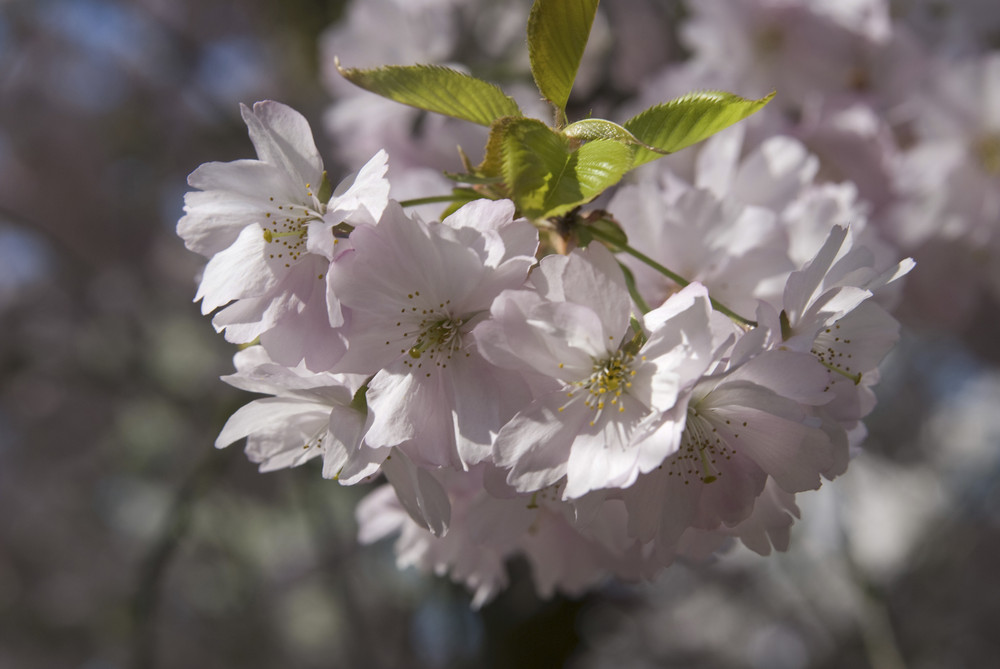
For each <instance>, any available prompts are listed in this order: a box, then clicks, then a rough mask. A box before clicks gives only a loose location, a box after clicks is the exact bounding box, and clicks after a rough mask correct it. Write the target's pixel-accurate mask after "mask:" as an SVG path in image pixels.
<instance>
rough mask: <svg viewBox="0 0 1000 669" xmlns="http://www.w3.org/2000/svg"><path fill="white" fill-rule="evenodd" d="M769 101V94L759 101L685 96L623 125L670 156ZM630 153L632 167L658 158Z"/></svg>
mask: <svg viewBox="0 0 1000 669" xmlns="http://www.w3.org/2000/svg"><path fill="white" fill-rule="evenodd" d="M773 97H774V93H771V94H770V95H768V96H765V97H763V98H761V99H759V100H747V99H746V98H741V97H740V96H738V95H733V94H732V93H724V92H721V91H704V92H701V93H689V94H687V95H684V96H682V97H679V98H677V99H676V100H671V101H670V102H665V103H663V104H661V105H656V106H655V107H650V108H649V109H647V110H646V111H644V112H641V113H640V114H638V115H636V116H633V117H632V118H630V119H629V120H628V121H626V122H625V128H626V129H627V130H628V131H629V132H631V133H632V134H633V135H635V136H636V138H638V139H639V141H640V142H642V143H643V144H649V145H650V146H653V147H656V149H658V150H659V151H662V152H664V153H673V152H674V151H679V150H681V149H683V148H685V147H687V146H691V145H692V144H695V143H697V142H700V141H701V140H703V139H706V138H707V137H710V136H712V135H714V134H715V133H717V132H719V131H720V130H723V129H725V128H728V127H729V126H731V125H732V124H734V123H736V122H737V121H742V120H743V119H745V118H746V117H748V116H750V115H751V114H753V113H754V112H756V111H758V110H759V109H761V108H762V107H763V106H764V105H766V104H767V103H768V102H770V100H771V98H773ZM634 151H635V156H634V162H633V167H638V166H639V165H642V164H644V163H648V162H649V161H651V160H656V159H657V158H659V157H660V154H659V153H657V152H654V151H650V150H649V149H646V148H644V147H641V146H639V147H635V148H634Z"/></svg>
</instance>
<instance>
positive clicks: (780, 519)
mask: <svg viewBox="0 0 1000 669" xmlns="http://www.w3.org/2000/svg"><path fill="white" fill-rule="evenodd" d="M799 517H800V516H799V507H798V506H796V504H795V495H793V494H791V493H788V492H785V491H784V490H782V489H781V488H779V487H778V486H777V485H776V484H775V482H774V479H768V481H767V486H766V487H765V488H764V492H763V493H762V494H761V496H760V497H759V498H758V499H757V503H756V504H755V505H754V509H753V513H752V514H751V515H750V517H749V518H747V519H746V520H744V521H743V522H741V523H739V524H738V525H736V526H734V527H732V528H730V529H729V530H728V533H729V534H733V535H735V536H737V537H739V539H740V541H742V542H743V545H744V546H746V547H747V548H749V549H750V550H752V551H753V552H754V553H757V554H758V555H770V554H771V547H772V546H773V547H774V548H776V549H777V550H779V551H787V550H788V544H789V541H790V530H791V527H792V524H793V523H794V522H795V519H796V518H799Z"/></svg>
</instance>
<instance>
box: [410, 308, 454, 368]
mask: <svg viewBox="0 0 1000 669" xmlns="http://www.w3.org/2000/svg"><path fill="white" fill-rule="evenodd" d="M462 323H463V321H462V319H460V318H459V319H453V318H451V317H449V316H445V317H444V318H440V319H438V320H433V317H432V318H431V319H427V318H425V319H423V320H422V321H420V323H419V324H418V326H417V327H419V328H421V331H420V334H419V335H417V341H416V342H415V343H414V344H413V346H411V347H410V351H409V354H410V357H411V358H414V359H419V358H420V357H421V356H423V354H424V353H430V354H431V355H432V356H438V355H444V356H445V357H446V358H450V357H451V355H452V354H453V353H454V352H455V351H457V350H458V349H459V348H460V347H461V345H462V336H461V332H460V331H459V328H460V327H461V326H462Z"/></svg>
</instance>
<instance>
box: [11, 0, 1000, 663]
mask: <svg viewBox="0 0 1000 669" xmlns="http://www.w3.org/2000/svg"><path fill="white" fill-rule="evenodd" d="M392 4H393V0H378V1H375V0H354V1H353V2H352V3H348V2H342V1H325V0H286V1H285V2H281V3H271V2H249V1H246V2H238V1H235V0H0V508H2V509H3V513H2V514H0V669H8V668H10V669H19V668H30V669H35V668H38V669H45V668H49V667H52V668H56V667H58V668H67V667H71V668H80V669H119V668H122V669H124V668H140V667H164V668H166V667H230V666H240V667H243V668H246V669H251V668H255V667H261V668H263V667H278V666H280V667H296V668H298V667H302V668H312V667H315V668H323V667H385V668H395V667H417V668H423V667H426V668H436V667H515V666H516V667H559V666H569V667H579V668H590V667H594V668H597V667H606V666H614V667H617V668H619V669H625V668H632V667H637V668H638V667H705V668H708V667H723V668H730V667H732V668H744V667H746V668H761V669H804V668H807V667H808V668H830V669H833V668H836V667H852V668H854V667H857V668H865V667H871V668H872V669H902V668H903V667H914V668H923V667H926V668H928V669H930V668H936V667H955V668H961V667H968V668H980V667H982V668H986V667H993V666H996V662H997V658H1000V637H998V635H997V634H996V631H997V625H998V622H997V621H1000V570H997V568H996V566H997V564H998V563H1000V487H998V485H997V482H998V480H1000V479H998V476H1000V413H998V411H997V407H1000V371H998V366H997V365H998V363H1000V354H998V352H997V341H998V336H1000V319H998V318H997V315H996V314H997V313H998V312H997V306H998V305H997V299H996V297H995V294H994V293H993V292H991V291H990V290H985V289H982V286H981V285H980V284H981V283H982V282H978V283H977V282H976V281H973V283H976V285H977V286H979V287H978V288H975V289H973V288H969V287H968V285H969V284H968V283H961V284H958V282H957V279H956V277H958V275H960V274H962V273H963V272H964V273H968V272H969V271H970V270H969V269H968V266H967V264H966V263H964V261H963V260H962V258H964V257H965V256H962V255H961V252H955V253H954V254H953V255H952V256H946V255H941V256H938V255H933V254H931V255H929V257H928V262H927V263H926V265H927V266H928V267H932V268H933V272H934V273H931V270H927V271H926V272H925V273H924V274H923V275H920V272H921V271H922V270H921V266H918V269H917V270H916V275H917V276H920V277H921V278H914V281H913V283H914V285H916V286H917V288H913V289H910V290H911V291H913V292H912V294H913V295H915V296H916V297H912V298H904V301H903V303H902V306H901V310H900V317H901V319H902V320H903V321H904V325H905V326H906V327H905V330H904V334H903V339H902V342H901V343H900V345H899V347H898V348H897V350H896V351H895V352H894V353H893V354H892V356H891V357H890V358H889V359H888V360H887V361H886V363H885V366H884V376H883V380H882V383H881V385H880V386H879V387H878V395H879V400H880V403H879V405H878V407H877V409H876V411H875V413H873V414H872V415H871V416H870V417H869V419H868V420H867V424H868V427H869V431H870V437H869V440H868V442H867V449H866V452H865V453H863V454H862V455H860V456H858V458H857V459H856V461H855V462H854V463H853V464H852V466H851V469H850V471H849V472H848V474H847V475H845V476H844V477H842V478H841V479H838V480H836V481H834V482H832V483H828V484H826V485H825V486H824V487H823V489H822V490H821V491H819V492H817V493H812V494H804V495H800V496H799V503H800V505H801V506H802V508H803V520H802V521H801V522H799V523H798V524H797V526H796V527H795V529H794V531H793V538H792V547H791V550H790V551H789V553H787V554H780V555H776V556H771V557H769V558H761V557H758V556H756V555H754V554H752V553H750V552H749V551H746V550H742V549H734V550H733V551H732V552H731V553H730V554H728V555H726V556H723V557H722V558H720V559H719V560H717V561H716V562H714V563H713V564H709V565H683V564H678V565H675V566H673V567H671V568H670V569H668V570H667V571H666V572H665V573H664V574H663V575H662V577H661V578H659V579H658V580H657V581H656V582H654V583H649V584H621V583H608V584H607V585H606V586H604V587H602V588H600V589H597V590H595V591H593V592H591V593H589V594H587V595H586V596H583V597H578V598H559V597H557V598H555V599H552V600H547V601H540V600H539V599H538V598H537V597H536V596H535V594H534V590H533V586H532V584H531V581H530V575H529V574H528V570H527V567H526V565H524V564H521V563H518V562H515V563H512V564H511V565H510V570H511V586H510V587H509V589H508V590H507V591H506V592H504V593H503V594H501V595H500V596H499V597H498V598H497V599H496V600H495V601H494V602H492V603H490V604H488V605H487V606H485V607H484V608H483V609H482V610H480V611H473V610H471V609H470V607H469V600H470V598H469V595H468V594H467V593H466V592H465V591H464V589H463V588H461V587H459V586H455V585H453V584H451V583H450V582H449V581H448V580H447V578H442V577H436V576H433V575H422V574H418V573H415V572H413V571H412V570H411V571H402V572H401V571H398V570H397V569H396V567H395V564H394V557H393V554H392V546H391V543H384V544H378V545H374V546H359V545H358V544H357V542H356V540H355V533H356V524H355V522H354V518H353V512H354V507H355V506H356V504H357V501H358V499H359V498H360V497H361V496H362V495H363V494H364V493H365V492H366V491H365V490H362V489H352V488H342V487H340V486H338V485H337V484H336V483H334V482H331V481H327V480H324V479H322V478H321V477H320V476H319V472H318V467H314V466H311V465H316V464H317V463H315V462H313V463H311V464H310V465H307V466H305V467H302V468H300V469H294V470H284V471H280V472H276V473H271V474H267V475H261V474H258V473H257V471H256V469H255V467H254V465H252V464H251V463H249V462H248V461H247V460H246V459H245V457H244V456H243V454H242V453H241V451H240V448H239V446H233V447H231V448H229V449H228V450H225V451H216V450H215V449H214V448H213V447H212V444H213V442H214V440H215V437H216V435H217V434H218V431H219V429H220V428H221V426H222V425H223V423H224V422H225V420H226V418H227V417H228V416H229V415H230V414H231V413H232V412H233V411H234V410H235V409H236V408H237V407H238V406H240V405H241V404H243V403H245V402H246V401H247V400H248V399H249V398H250V397H249V396H248V395H246V394H243V393H240V392H239V391H236V390H234V389H232V388H230V387H228V386H226V385H225V384H223V383H222V382H220V381H219V378H218V377H219V376H220V375H223V374H227V373H230V372H231V371H232V369H231V356H232V353H233V348H232V347H231V346H230V345H228V344H226V343H225V342H224V341H223V340H222V338H221V337H220V336H218V335H216V334H215V332H214V331H213V329H212V326H211V324H210V322H209V319H208V318H205V317H203V316H201V314H200V312H199V308H198V305H195V304H193V303H192V302H191V298H192V297H193V296H194V292H195V286H196V283H195V280H196V277H197V276H198V273H199V272H200V269H201V268H202V267H203V265H204V259H202V258H200V257H198V256H196V255H195V254H193V253H190V252H188V251H187V250H185V248H184V246H183V244H182V242H181V241H180V240H179V239H178V238H177V237H176V235H175V233H174V228H175V225H176V222H177V219H178V218H179V217H180V216H181V215H182V207H183V195H184V193H185V191H186V190H187V185H186V176H187V174H189V173H190V172H191V171H192V170H194V169H195V168H196V167H197V166H198V165H199V164H201V163H203V162H206V161H210V160H234V159H237V158H248V157H253V150H252V146H251V145H250V142H249V141H248V139H247V136H246V129H245V126H244V125H243V123H242V121H241V120H240V116H239V108H238V105H239V103H240V102H244V103H247V104H251V103H253V102H254V101H256V100H261V99H275V100H280V101H282V102H285V103H287V104H289V105H291V106H293V107H294V108H296V109H298V110H299V111H301V112H302V113H303V114H304V115H305V116H306V118H308V119H309V120H310V121H311V123H312V125H313V128H314V131H315V133H316V135H317V143H318V145H319V146H320V149H321V152H322V153H323V154H324V158H325V160H326V164H327V166H328V169H329V171H330V173H331V176H332V175H344V174H347V173H348V172H350V171H353V170H355V169H357V167H358V166H360V164H361V162H362V161H363V159H364V158H366V157H367V156H370V155H371V153H373V152H374V149H372V147H371V146H369V145H374V146H375V148H377V146H378V145H380V144H382V145H388V146H389V148H390V160H393V159H394V157H395V156H397V155H398V156H399V162H397V163H394V165H395V167H394V168H393V169H395V170H396V173H397V174H398V176H399V179H400V183H403V184H404V185H403V186H402V188H403V189H404V190H405V189H406V188H407V186H406V185H405V184H406V183H407V179H410V178H411V176H410V175H411V174H417V172H416V168H418V167H425V168H428V169H431V171H433V170H434V169H438V170H439V169H441V168H442V167H443V168H448V169H457V167H458V163H457V156H456V155H455V154H454V148H453V147H454V144H455V140H454V139H453V138H452V137H451V136H448V137H447V139H448V142H447V143H446V144H447V146H446V151H445V149H440V147H437V146H436V145H432V144H431V143H430V141H429V140H428V139H427V138H428V137H433V136H434V130H435V128H436V126H432V127H431V128H430V130H428V124H432V123H435V122H436V121H433V120H430V119H427V118H425V117H422V116H414V115H411V116H407V117H395V116H385V117H380V118H379V121H378V122H379V123H383V124H385V127H382V128H380V129H372V131H371V133H369V134H367V135H365V133H364V128H363V127H362V128H360V129H359V127H358V126H356V125H352V123H356V120H357V119H356V115H355V116H353V117H352V115H351V113H352V112H351V111H350V110H351V109H352V108H351V107H350V105H351V104H352V102H353V100H354V98H352V97H351V96H356V95H358V94H357V93H356V92H351V91H349V90H348V88H347V87H345V86H344V85H343V83H342V82H337V81H336V80H335V76H334V75H333V74H332V68H331V64H332V63H331V58H332V54H333V53H338V54H339V55H340V56H341V58H342V60H344V62H345V63H346V64H348V65H375V64H379V63H412V62H417V61H419V62H428V61H432V60H433V61H437V62H457V63H462V64H464V65H465V66H466V67H468V68H470V69H471V70H472V71H473V72H474V73H476V74H478V75H480V76H483V77H486V78H490V79H493V80H495V81H502V82H504V83H505V85H509V86H511V87H512V90H514V91H515V92H516V94H518V95H524V93H523V90H528V87H529V86H530V77H529V76H528V75H527V68H526V55H525V53H524V52H525V49H524V42H523V30H524V25H525V21H526V17H527V11H528V8H529V6H530V3H529V2H528V1H527V0H524V1H521V0H504V1H502V2H490V3H484V2H472V1H471V0H470V1H468V2H465V1H462V0H449V1H447V2H445V1H441V0H438V1H435V0H421V2H415V3H406V4H407V6H408V9H406V10H405V11H404V10H403V9H400V8H398V7H397V8H396V10H398V11H395V10H393V8H392V7H391V5H392ZM399 4H400V6H402V4H403V3H401V2H400V3H399ZM711 4H715V5H718V4H720V3H711ZM722 4H724V3H722ZM749 4H751V3H750V2H748V3H747V5H749ZM753 4H755V5H762V4H763V5H766V4H768V3H766V2H757V1H756V0H755V2H754V3H753ZM770 4H775V3H773V2H772V3H770ZM777 4H781V3H777ZM785 4H789V3H785ZM790 4H803V5H808V4H809V3H790ZM817 4H831V3H817ZM846 4H848V5H865V6H881V5H885V6H887V7H889V9H890V10H891V13H890V14H889V16H890V18H891V20H892V21H894V22H897V23H902V24H905V26H906V29H907V30H908V31H909V32H908V33H907V34H908V35H912V39H914V40H916V41H917V43H918V44H921V45H927V49H937V50H938V51H943V50H945V49H946V48H951V47H952V46H953V45H954V44H963V45H964V46H963V47H962V48H963V49H967V50H968V49H972V50H977V49H978V50H979V52H987V51H989V50H991V49H993V50H995V49H996V48H997V47H998V46H1000V39H998V36H1000V29H998V26H1000V20H997V13H998V11H997V9H996V8H995V6H993V5H991V3H989V2H986V1H985V0H984V1H983V2H975V0H964V1H962V2H956V3H947V2H936V3H935V2H918V1H913V2H904V3H891V7H890V6H889V4H887V3H881V2H867V1H864V0H859V1H858V2H856V3H846ZM691 12H692V10H691V8H690V7H689V6H687V5H685V3H681V2H673V1H669V0H616V2H607V3H605V4H604V5H603V6H602V8H601V14H600V16H599V18H598V24H597V25H596V26H595V31H594V37H593V39H592V48H591V50H590V51H589V52H588V59H589V62H590V63H591V65H589V66H587V67H585V68H584V70H583V71H582V73H581V83H580V85H579V87H578V91H577V93H576V97H575V98H574V103H575V105H576V107H577V111H578V112H580V110H582V112H581V113H586V111H587V110H594V113H595V114H601V113H605V112H606V111H607V110H611V109H615V108H618V107H619V105H625V106H626V107H627V105H628V101H629V100H633V99H641V98H642V97H643V95H645V94H646V92H648V91H650V90H659V89H658V88H657V86H660V87H661V88H662V85H661V84H660V83H655V84H654V83H651V82H660V79H658V77H659V73H660V72H661V71H663V70H664V69H665V68H666V67H667V65H668V63H671V62H681V61H683V60H684V59H687V58H689V57H690V56H691V49H690V46H689V45H688V44H686V43H685V41H684V39H683V35H681V34H680V32H679V31H678V26H680V25H682V24H683V22H684V21H686V20H688V19H689V16H690V14H691ZM373 17H374V18H373ZM865 25H870V24H865ZM894 25H895V24H894ZM955 26H958V27H955ZM963 26H965V27H963ZM968 26H974V27H975V29H976V31H977V32H975V33H974V39H973V38H970V37H969V35H970V33H968V32H963V31H967V30H970V29H971V28H969V27H968ZM394 30H395V31H406V34H405V35H402V33H400V32H393V31H394ZM970 44H971V46H970ZM369 61H370V62H369ZM688 76H691V75H688ZM695 79H697V78H695ZM682 80H683V81H684V82H685V83H687V82H690V81H691V80H692V79H690V78H682ZM678 85H680V84H678ZM705 85H709V84H705ZM666 87H667V88H670V87H671V86H670V85H668V86H666ZM697 87H698V86H697V85H689V86H688V88H689V89H692V88H697ZM997 91H998V93H997V99H1000V82H997ZM678 92H683V91H678ZM734 92H737V93H740V94H745V95H748V96H750V95H753V94H757V91H741V90H735V91H734ZM764 92H766V91H764ZM528 98H529V99H528V101H527V103H526V104H527V105H530V104H531V100H530V94H528ZM661 99H665V98H664V97H662V96H661ZM535 102H536V104H537V101H535ZM338 110H339V111H338ZM345 110H346V111H345ZM994 111H995V112H996V113H1000V106H997V107H996V108H994ZM608 113H610V112H608ZM578 115H579V114H578ZM352 119H353V120H352ZM995 127H996V128H1000V119H997V123H996V126H995ZM459 132H471V133H472V134H471V135H469V136H468V137H469V138H468V139H467V138H466V137H465V136H462V144H463V146H464V147H465V148H467V149H470V153H472V149H475V148H476V146H477V141H479V142H480V143H479V145H481V140H478V139H477V136H476V135H475V129H473V130H472V131H466V130H462V131H459ZM359 135H360V136H359ZM348 136H351V137H353V139H352V140H351V141H347V140H346V139H345V137H348ZM896 137H897V139H898V137H899V135H896ZM394 143H398V144H399V146H396V145H395V144H394ZM817 146H818V145H817ZM900 146H901V147H903V146H904V143H903V142H902V141H900ZM904 148H905V147H904ZM984 164H986V163H984ZM400 166H412V167H414V171H412V172H407V173H405V174H404V173H403V171H402V167H400ZM987 166H988V165H987ZM986 172H987V175H989V174H992V175H993V181H989V180H988V181H987V187H988V188H997V190H998V192H1000V183H998V181H997V180H996V177H997V173H996V171H994V172H990V171H989V170H988V169H987V171H986ZM392 177H393V172H390V178H392ZM412 178H413V179H415V180H416V182H418V183H421V184H427V183H434V182H433V181H426V180H425V181H420V179H422V178H424V177H412ZM426 178H427V179H430V178H431V177H426ZM336 180H337V179H334V181H335V182H336ZM861 186H862V187H863V190H864V187H867V186H870V183H867V182H866V183H863V184H861ZM414 188H416V186H414ZM424 188H425V191H424V193H425V194H427V193H426V185H425V186H424ZM870 191H871V189H869V192H870ZM871 199H872V202H874V203H875V204H874V205H873V207H874V210H875V211H878V210H879V206H881V204H880V203H879V202H878V201H877V198H875V197H872V198H871ZM994 223H996V224H997V227H1000V222H998V221H994ZM921 243H923V241H921ZM980 243H981V242H979V241H977V242H975V244H980ZM949 244H950V245H949V246H948V248H949V249H951V250H954V249H956V248H959V247H961V244H960V243H959V242H956V241H955V240H950V241H949ZM905 253H907V254H909V253H912V254H915V255H917V257H918V260H920V254H921V253H928V252H927V251H926V248H925V247H921V246H914V247H913V248H912V249H907V250H906V252H905ZM939 258H945V259H942V260H939ZM949 258H950V260H949ZM956 258H957V260H956ZM986 262H992V260H988V261H986ZM963 276H964V275H963ZM918 288H919V290H920V291H927V290H930V291H932V293H933V294H934V295H935V296H936V298H937V299H939V300H940V301H942V302H944V303H946V304H949V305H951V306H954V305H953V302H955V301H961V302H962V303H963V304H964V305H965V307H964V310H963V312H962V314H961V316H956V315H955V314H953V313H952V314H949V315H946V316H941V315H940V313H939V312H930V311H926V310H924V309H923V305H926V304H927V302H926V295H927V294H928V293H926V292H915V291H917V289H918Z"/></svg>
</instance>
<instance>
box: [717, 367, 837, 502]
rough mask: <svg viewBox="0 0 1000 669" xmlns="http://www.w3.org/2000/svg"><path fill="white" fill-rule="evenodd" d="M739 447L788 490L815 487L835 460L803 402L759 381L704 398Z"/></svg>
mask: <svg viewBox="0 0 1000 669" xmlns="http://www.w3.org/2000/svg"><path fill="white" fill-rule="evenodd" d="M698 410H699V412H701V413H702V414H703V415H704V416H705V417H706V418H707V419H708V420H709V421H710V422H711V423H712V425H713V426H714V427H715V428H716V429H718V432H719V436H720V437H722V438H723V439H724V440H725V441H726V442H727V443H728V444H729V445H730V446H731V447H732V448H733V449H734V450H738V451H740V452H742V453H744V454H746V455H747V456H748V457H749V458H750V459H752V460H753V461H754V462H756V463H757V465H759V466H760V468H761V469H762V470H764V471H765V472H766V473H768V474H770V475H771V476H772V477H774V479H775V481H777V483H778V485H780V486H781V487H782V488H783V489H785V490H787V491H788V492H801V491H803V490H814V489H816V488H818V487H819V486H820V478H819V474H820V472H822V471H825V470H826V469H827V468H828V467H829V466H830V464H831V463H832V461H833V454H832V452H831V445H830V440H829V438H828V437H827V435H826V434H825V433H824V432H823V431H822V430H820V429H819V428H817V427H811V426H809V425H806V424H804V423H805V421H806V420H807V417H806V416H805V414H804V412H803V410H802V407H801V405H799V404H798V403H797V402H794V401H792V400H789V399H786V398H784V397H780V396H778V395H776V394H774V393H773V392H771V391H769V390H767V389H765V388H763V387H761V386H756V385H755V384H750V383H746V382H742V381H737V382H733V383H729V384H725V385H724V386H723V387H720V388H718V389H716V390H715V391H713V392H712V393H711V394H710V395H709V396H708V397H707V398H706V399H705V400H703V401H702V402H701V403H699V408H698Z"/></svg>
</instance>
